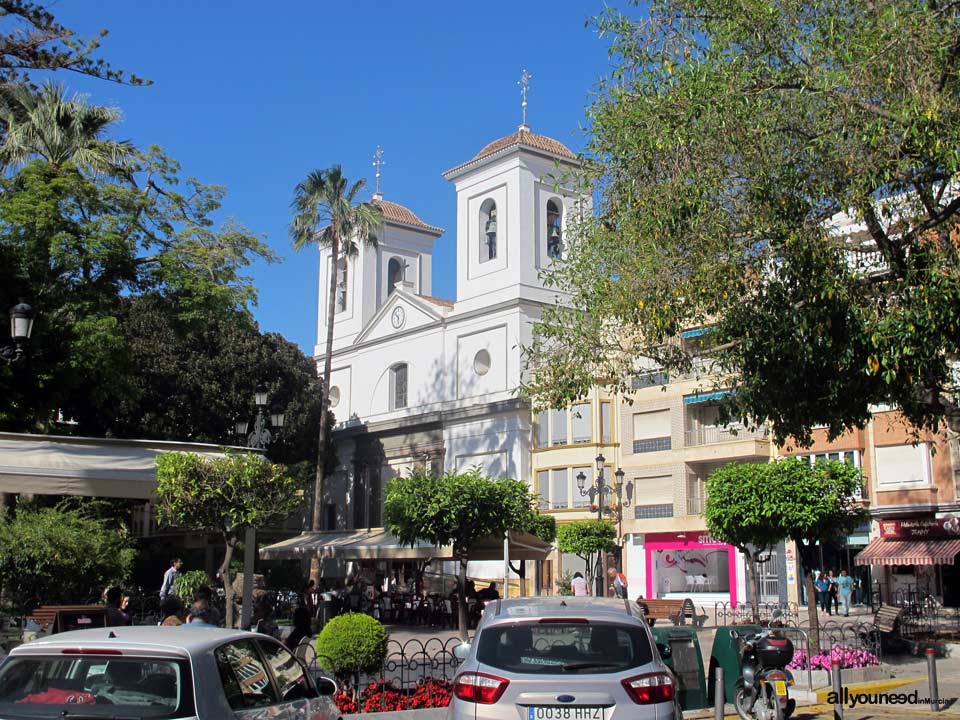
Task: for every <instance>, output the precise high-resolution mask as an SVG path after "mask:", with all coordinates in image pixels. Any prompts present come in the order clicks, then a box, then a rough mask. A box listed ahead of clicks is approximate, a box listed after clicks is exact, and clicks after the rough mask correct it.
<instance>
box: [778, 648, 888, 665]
mask: <svg viewBox="0 0 960 720" xmlns="http://www.w3.org/2000/svg"><path fill="white" fill-rule="evenodd" d="M834 660H839V661H840V667H841V668H843V669H847V668H862V667H870V666H872V665H879V664H880V659H879V658H878V657H877V656H876V655H874V654H873V653H872V652H867V651H866V650H855V649H854V648H852V647H850V646H849V645H834V646H833V648H832V649H831V650H829V651H827V650H821V651H820V652H818V653H817V654H816V655H814V656H813V657H812V658H809V663H808V658H807V653H806V651H805V650H797V651H796V652H794V653H793V660H792V661H791V662H790V664H789V665H787V669H788V670H806V669H807V666H808V664H809V667H811V668H813V669H814V670H830V669H831V667H832V666H833V661H834Z"/></svg>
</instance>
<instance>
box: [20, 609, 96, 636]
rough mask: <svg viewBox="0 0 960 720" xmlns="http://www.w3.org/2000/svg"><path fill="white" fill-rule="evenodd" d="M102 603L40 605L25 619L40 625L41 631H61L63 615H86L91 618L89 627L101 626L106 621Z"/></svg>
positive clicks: (62, 629)
mask: <svg viewBox="0 0 960 720" xmlns="http://www.w3.org/2000/svg"><path fill="white" fill-rule="evenodd" d="M105 613H106V610H105V609H104V607H103V605H41V606H40V607H38V608H36V609H35V610H34V611H33V612H32V613H31V614H30V615H29V616H28V617H27V620H28V621H31V622H34V623H36V624H37V625H39V626H40V630H41V632H47V631H49V632H50V633H51V634H52V633H55V632H63V631H64V630H65V629H66V628H64V627H63V625H64V620H65V616H72V617H78V616H86V617H89V618H90V619H91V621H92V622H91V623H90V625H89V627H103V626H104V625H105V624H106V623H105V620H104V615H105Z"/></svg>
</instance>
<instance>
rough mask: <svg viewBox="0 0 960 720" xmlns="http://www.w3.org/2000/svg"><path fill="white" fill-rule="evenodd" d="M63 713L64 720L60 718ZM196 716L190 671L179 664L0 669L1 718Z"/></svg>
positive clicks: (108, 661)
mask: <svg viewBox="0 0 960 720" xmlns="http://www.w3.org/2000/svg"><path fill="white" fill-rule="evenodd" d="M64 713H66V715H64ZM71 714H74V715H77V714H82V715H84V716H99V715H103V716H104V717H117V716H128V717H130V716H133V717H138V718H150V719H151V720H163V719H164V718H180V717H189V716H192V715H196V712H195V711H194V705H193V681H192V680H191V677H190V665H189V663H188V662H187V661H186V660H183V659H179V658H171V659H165V658H136V657H126V656H124V657H118V656H109V657H103V656H99V657H98V656H90V655H87V656H73V657H71V656H68V655H53V656H19V657H10V658H7V660H6V662H4V663H3V664H2V665H0V717H3V718H17V719H19V718H61V717H68V718H69V716H70V715H71Z"/></svg>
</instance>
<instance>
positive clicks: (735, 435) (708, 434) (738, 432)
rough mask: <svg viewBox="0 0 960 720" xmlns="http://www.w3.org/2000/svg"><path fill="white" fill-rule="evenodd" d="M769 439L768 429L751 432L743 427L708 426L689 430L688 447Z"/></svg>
mask: <svg viewBox="0 0 960 720" xmlns="http://www.w3.org/2000/svg"><path fill="white" fill-rule="evenodd" d="M769 438H770V431H769V430H767V429H766V428H757V429H756V430H750V429H749V428H743V427H739V428H738V427H726V426H718V425H707V426H705V427H699V428H694V429H692V430H687V447H693V446H695V445H712V444H714V443H728V442H737V441H738V440H768V439H769Z"/></svg>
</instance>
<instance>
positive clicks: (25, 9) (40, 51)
mask: <svg viewBox="0 0 960 720" xmlns="http://www.w3.org/2000/svg"><path fill="white" fill-rule="evenodd" d="M106 34H107V31H106V30H101V31H100V33H99V36H98V37H96V38H91V39H89V40H84V39H83V38H79V37H77V36H76V33H75V32H74V31H73V30H70V29H69V28H66V27H64V26H63V25H61V24H60V23H58V22H57V21H56V19H55V18H54V16H53V14H52V13H51V12H50V11H49V10H47V9H46V8H44V6H43V5H42V4H41V3H36V2H29V0H0V83H4V84H5V83H11V82H18V81H23V80H26V79H27V78H28V77H29V76H30V74H31V73H32V72H35V71H51V70H68V71H70V72H75V73H80V74H81V75H89V76H91V77H97V78H102V79H104V80H110V81H112V82H120V83H127V84H130V85H143V84H150V83H149V81H145V80H143V79H142V78H139V77H137V76H136V75H132V74H125V73H124V72H123V71H122V70H114V69H113V68H111V67H110V65H109V64H108V63H107V62H106V61H104V60H103V59H101V58H97V57H95V56H94V53H95V52H96V50H97V49H98V48H99V47H100V40H101V38H103V37H105V36H106Z"/></svg>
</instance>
